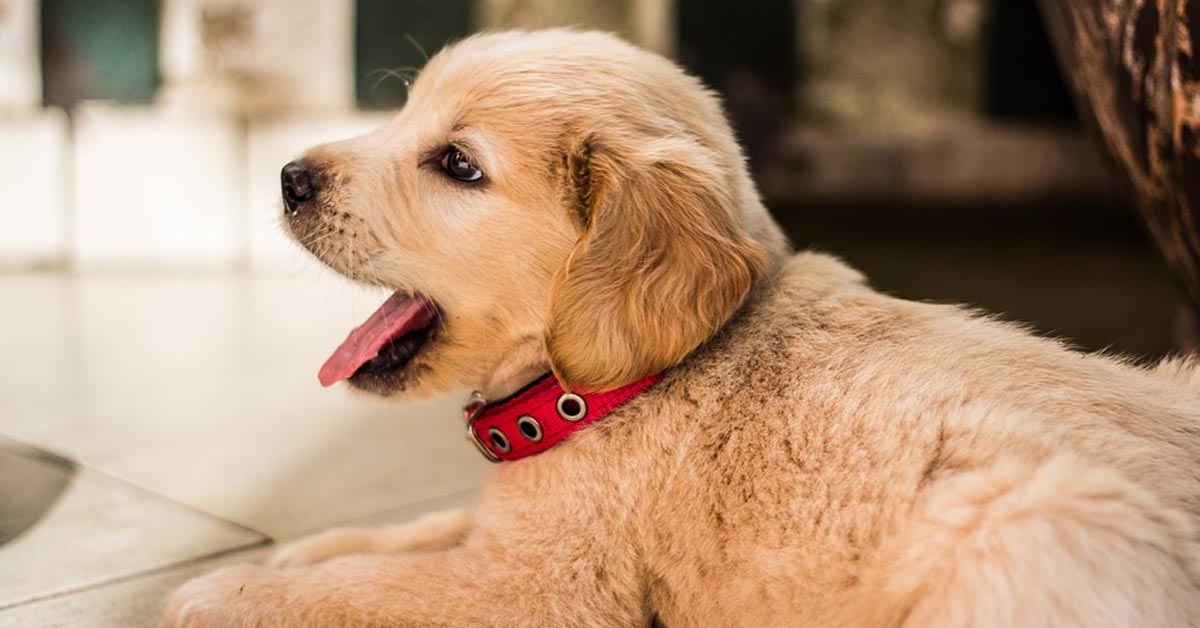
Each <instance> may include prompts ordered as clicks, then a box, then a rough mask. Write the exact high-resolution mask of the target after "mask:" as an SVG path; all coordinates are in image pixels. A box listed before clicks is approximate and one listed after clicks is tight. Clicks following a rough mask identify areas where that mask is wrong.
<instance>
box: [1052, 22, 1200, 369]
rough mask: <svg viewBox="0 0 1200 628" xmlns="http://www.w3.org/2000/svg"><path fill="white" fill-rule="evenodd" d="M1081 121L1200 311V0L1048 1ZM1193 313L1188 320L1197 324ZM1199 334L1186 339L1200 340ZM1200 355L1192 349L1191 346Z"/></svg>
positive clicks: (1065, 69)
mask: <svg viewBox="0 0 1200 628" xmlns="http://www.w3.org/2000/svg"><path fill="white" fill-rule="evenodd" d="M1040 2H1041V7H1042V12H1043V13H1044V15H1045V17H1046V22H1047V24H1048V25H1049V28H1050V34H1051V37H1052V39H1053V40H1054V43H1055V47H1056V50H1057V53H1058V56H1059V61H1060V63H1061V65H1062V67H1063V69H1064V72H1065V74H1066V75H1067V77H1068V81H1069V82H1070V84H1071V87H1072V88H1073V91H1074V92H1075V95H1076V100H1077V102H1078V104H1079V109H1080V112H1081V114H1082V115H1083V116H1084V117H1085V118H1086V119H1088V120H1089V121H1090V122H1091V123H1092V125H1093V126H1094V128H1095V129H1096V130H1097V131H1098V132H1099V134H1100V136H1101V137H1102V139H1103V141H1104V144H1105V147H1106V148H1107V149H1108V154H1109V155H1110V156H1111V157H1112V161H1113V163H1114V164H1115V166H1116V167H1117V169H1118V170H1119V171H1120V172H1121V173H1122V174H1123V175H1124V178H1125V179H1126V181H1127V182H1128V183H1129V185H1130V187H1131V189H1132V192H1133V196H1134V198H1135V201H1136V205H1137V208H1138V211H1139V212H1140V214H1141V217H1142V220H1143V221H1144V223H1145V225H1146V228H1147V229H1148V230H1149V232H1150V234H1151V236H1152V237H1153V239H1154V242H1155V244H1156V245H1157V246H1158V249H1159V251H1160V252H1161V253H1162V255H1163V258H1164V259H1165V260H1166V262H1167V265H1168V266H1170V268H1171V270H1172V271H1174V273H1175V275H1176V277H1177V278H1178V279H1179V281H1180V283H1181V285H1182V287H1183V289H1184V290H1185V291H1186V292H1187V294H1188V297H1189V298H1190V301H1191V304H1192V306H1193V308H1194V311H1195V308H1200V213H1198V212H1200V152H1198V149H1200V147H1198V146H1197V138H1198V137H1200V65H1198V64H1197V56H1196V55H1197V54H1200V0H1040ZM1194 311H1193V313H1190V314H1189V315H1188V316H1184V317H1181V322H1183V320H1184V319H1186V320H1187V321H1188V322H1187V324H1188V325H1190V326H1192V327H1194V326H1195V325H1196V323H1195V321H1197V320H1200V318H1197V317H1196V316H1195V315H1194ZM1195 332H1196V330H1195V329H1193V330H1192V332H1191V333H1183V334H1181V337H1180V340H1181V341H1184V340H1185V338H1184V337H1182V336H1191V337H1193V338H1195V337H1197V334H1196V333H1195ZM1189 348H1192V347H1189Z"/></svg>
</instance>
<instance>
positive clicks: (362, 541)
mask: <svg viewBox="0 0 1200 628" xmlns="http://www.w3.org/2000/svg"><path fill="white" fill-rule="evenodd" d="M370 551H371V534H370V532H368V531H367V530H352V529H351V530H327V531H325V532H322V533H320V534H317V535H315V536H311V537H309V538H307V539H304V540H302V541H297V542H295V543H292V544H291V545H287V546H285V547H284V548H283V549H281V550H279V551H278V552H276V553H275V555H274V556H272V557H271V560H269V561H267V564H268V565H270V566H271V567H300V566H303V565H315V564H317V563H321V562H325V561H327V560H329V559H330V558H336V557H338V556H345V555H346V554H364V553H369V552H370Z"/></svg>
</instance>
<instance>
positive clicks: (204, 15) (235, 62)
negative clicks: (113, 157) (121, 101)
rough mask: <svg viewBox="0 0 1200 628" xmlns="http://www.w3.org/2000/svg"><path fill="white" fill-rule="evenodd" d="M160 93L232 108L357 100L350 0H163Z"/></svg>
mask: <svg viewBox="0 0 1200 628" xmlns="http://www.w3.org/2000/svg"><path fill="white" fill-rule="evenodd" d="M160 42H161V44H160V45H161V57H160V67H161V70H162V75H163V87H162V92H161V99H162V100H163V101H164V102H167V103H172V104H179V105H182V106H197V107H201V108H204V107H208V108H213V107H216V108H222V109H228V110H233V111H255V112H258V111H271V110H288V111H297V110H299V111H305V110H309V111H311V110H323V111H329V110H345V109H348V108H350V107H352V106H353V104H354V80H353V76H354V75H353V72H354V6H353V1H352V0H164V2H163V19H162V36H161V38H160Z"/></svg>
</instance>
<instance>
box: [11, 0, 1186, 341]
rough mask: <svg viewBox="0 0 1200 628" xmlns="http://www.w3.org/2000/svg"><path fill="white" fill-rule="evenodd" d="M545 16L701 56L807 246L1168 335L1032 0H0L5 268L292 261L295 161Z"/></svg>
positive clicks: (1122, 329) (1138, 245)
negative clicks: (477, 37)
mask: <svg viewBox="0 0 1200 628" xmlns="http://www.w3.org/2000/svg"><path fill="white" fill-rule="evenodd" d="M549 25H579V26H584V27H589V28H599V29H604V30H610V31H615V32H617V33H620V34H621V35H623V36H624V37H626V38H628V39H630V40H632V41H634V42H637V43H639V44H641V45H643V46H646V47H648V48H651V49H654V50H658V51H660V52H663V53H665V54H668V55H671V56H673V57H675V58H677V59H679V60H680V61H681V62H682V63H683V64H684V65H685V66H687V67H688V68H689V69H690V70H691V71H693V72H694V73H696V74H698V75H699V76H701V77H702V78H703V79H704V80H705V82H707V83H708V84H709V85H711V86H712V87H713V88H715V89H717V90H718V91H719V92H720V93H721V94H722V95H723V96H724V98H725V102H726V104H727V107H728V109H729V111H730V114H731V116H732V118H733V120H734V122H735V126H736V127H737V129H738V132H739V134H740V137H741V140H742V142H743V144H744V145H745V146H746V147H747V149H748V151H749V153H750V156H751V160H752V163H753V165H754V168H755V170H756V171H757V173H758V175H759V180H760V182H761V186H762V189H763V192H764V194H765V196H766V197H767V198H768V200H769V204H770V207H771V208H772V209H773V211H774V212H775V215H776V216H777V217H778V218H779V220H780V221H781V222H783V223H784V224H785V225H786V226H787V228H788V229H789V231H790V233H791V235H792V237H793V238H794V240H795V241H796V242H797V244H799V245H802V246H815V247H818V248H822V249H827V250H830V251H833V252H835V253H838V254H840V255H843V256H845V257H846V258H848V259H849V260H850V261H851V262H852V263H854V264H856V265H858V266H860V267H862V268H863V269H864V270H866V271H867V273H868V275H869V276H870V277H871V278H872V279H873V281H874V283H875V284H876V285H877V286H878V287H880V288H881V289H884V290H888V291H894V292H897V293H899V294H901V295H903V296H907V297H912V298H926V299H937V300H958V301H967V302H971V303H974V304H978V305H980V306H983V307H986V308H988V309H992V310H996V311H1000V312H1004V313H1006V314H1008V315H1010V316H1012V317H1014V318H1016V319H1020V320H1024V321H1029V322H1032V323H1033V324H1034V325H1035V326H1036V327H1037V328H1039V329H1041V330H1044V331H1046V332H1053V333H1055V334H1058V335H1061V336H1064V337H1067V338H1070V339H1072V340H1074V341H1076V342H1078V343H1079V344H1081V345H1082V346H1084V347H1087V348H1091V349H1097V348H1102V347H1111V348H1113V349H1115V350H1119V351H1124V352H1129V353H1133V354H1137V355H1158V354H1162V353H1163V352H1165V351H1167V350H1169V348H1170V330H1171V326H1172V320H1173V317H1174V315H1175V311H1176V307H1177V305H1178V303H1177V301H1176V296H1175V294H1174V292H1173V290H1172V288H1171V287H1170V285H1169V281H1168V280H1167V279H1166V274H1165V273H1163V272H1162V268H1160V267H1159V265H1158V263H1157V262H1156V261H1155V257H1154V255H1153V254H1152V253H1151V252H1150V251H1149V249H1148V248H1147V247H1146V245H1145V238H1144V237H1143V234H1142V232H1141V231H1140V230H1139V227H1138V226H1137V224H1136V221H1135V220H1134V218H1133V216H1134V214H1133V213H1132V212H1131V211H1129V207H1128V206H1127V201H1126V199H1125V198H1123V197H1122V195H1121V190H1120V189H1119V188H1118V187H1117V186H1116V185H1114V183H1113V179H1112V177H1111V176H1110V175H1109V173H1107V172H1106V171H1105V167H1104V164H1103V163H1102V160H1101V158H1100V156H1099V152H1098V151H1097V149H1096V144H1095V143H1094V142H1093V141H1092V138H1090V137H1088V136H1087V135H1086V134H1085V133H1084V132H1083V129H1081V126H1080V124H1079V121H1078V116H1077V114H1076V112H1075V110H1074V107H1073V105H1072V101H1071V98H1070V96H1069V94H1068V90H1067V89H1066V87H1065V86H1064V81H1063V79H1062V76H1061V75H1060V72H1059V70H1058V67H1057V66H1056V63H1055V59H1054V56H1053V54H1052V51H1051V47H1050V45H1049V43H1048V39H1047V35H1046V29H1045V27H1044V25H1043V23H1042V18H1041V16H1040V15H1039V12H1038V10H1037V6H1036V2H1035V0H1003V1H1000V0H893V1H890V2H883V1H882V0H757V1H755V2H751V3H748V4H747V3H728V2H718V1H715V0H712V1H708V0H679V1H673V0H574V1H563V0H164V1H159V0H44V1H42V2H37V1H35V0H2V2H0V50H2V51H3V54H2V55H0V77H2V78H0V110H2V111H4V114H3V117H0V172H2V173H3V175H0V176H3V177H4V180H5V186H4V187H5V200H4V202H3V203H2V204H0V220H3V224H4V225H5V228H4V229H3V230H0V264H2V265H3V267H4V268H7V269H54V270H69V271H73V272H75V271H79V272H88V271H91V270H94V269H105V270H111V269H124V270H143V269H162V268H170V269H182V268H186V269H209V270H212V269H224V270H236V271H245V270H251V271H256V272H257V271H264V270H279V269H285V270H286V269H288V268H292V267H295V266H296V265H297V264H298V263H300V262H299V259H300V257H299V255H298V253H297V252H296V251H295V250H294V249H293V248H292V247H291V246H290V245H289V244H287V243H286V242H284V241H283V239H282V238H281V237H280V236H279V231H278V228H277V227H276V214H277V213H278V203H277V200H276V197H277V196H278V194H277V189H276V187H277V186H276V176H275V174H276V171H277V170H278V168H279V166H280V164H282V163H284V162H285V161H287V158H288V157H290V156H292V155H294V154H295V153H297V152H298V151H300V150H301V149H303V148H304V147H306V146H308V145H310V144H312V143H313V142H315V141H318V140H325V139H332V138H337V137H341V136H345V135H349V134H354V133H359V132H363V131H366V130H369V129H371V128H373V127H374V126H376V125H378V124H379V123H380V122H381V121H382V120H384V119H385V117H386V116H387V115H388V112H389V111H390V110H394V109H396V108H398V107H401V106H402V105H403V103H404V97H405V80H406V79H405V77H406V76H411V75H412V74H411V73H412V72H414V71H416V70H418V69H419V68H420V66H421V65H422V63H423V62H424V60H425V58H426V55H428V54H432V53H434V52H436V51H437V50H438V49H439V48H440V47H441V46H443V45H444V44H445V43H447V42H449V41H452V40H454V39H455V38H457V37H461V36H462V35H463V34H465V33H470V32H473V31H475V30H479V29H488V28H511V27H523V28H533V27H540V26H549Z"/></svg>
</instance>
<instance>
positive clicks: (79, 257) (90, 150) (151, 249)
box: [73, 103, 246, 268]
mask: <svg viewBox="0 0 1200 628" xmlns="http://www.w3.org/2000/svg"><path fill="white" fill-rule="evenodd" d="M73 121H74V126H75V147H74V156H75V161H74V171H75V198H74V206H75V221H74V232H75V237H74V242H73V245H74V250H73V253H74V258H75V261H76V263H77V264H78V265H79V266H81V267H83V268H94V267H136V266H160V267H207V268H228V267H232V266H233V265H235V264H236V263H238V262H240V261H242V260H243V259H244V258H245V251H246V234H245V231H244V229H243V225H244V224H245V223H244V221H243V219H242V216H243V207H242V204H243V198H244V192H243V190H244V189H245V181H244V180H243V177H244V176H245V144H244V142H245V140H244V136H243V132H244V129H243V125H242V124H241V123H240V122H239V121H238V120H237V119H236V118H235V117H234V116H230V115H227V114H220V113H214V112H205V111H191V110H176V109H164V108H161V107H120V106H114V105H108V104H105V103H87V104H82V105H80V106H79V107H77V108H76V109H75V111H74V115H73Z"/></svg>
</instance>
